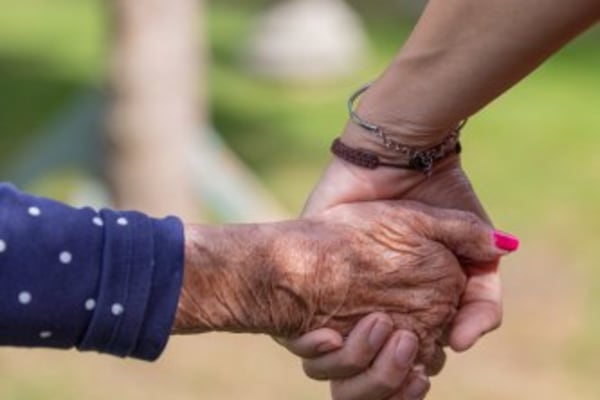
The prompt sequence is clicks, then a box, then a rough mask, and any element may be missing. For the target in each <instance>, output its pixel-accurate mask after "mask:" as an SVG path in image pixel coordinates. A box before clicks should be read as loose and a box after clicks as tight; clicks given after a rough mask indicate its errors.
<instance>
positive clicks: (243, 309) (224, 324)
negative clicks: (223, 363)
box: [173, 223, 302, 336]
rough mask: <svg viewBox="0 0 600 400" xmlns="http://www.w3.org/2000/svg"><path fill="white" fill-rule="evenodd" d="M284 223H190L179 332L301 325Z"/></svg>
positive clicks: (283, 329)
mask: <svg viewBox="0 0 600 400" xmlns="http://www.w3.org/2000/svg"><path fill="white" fill-rule="evenodd" d="M283 224H285V223H283ZM283 224H251V225H225V226H215V227H211V226H202V225H188V226H187V227H186V229H185V236H186V246H185V267H184V268H185V269H184V281H183V288H182V292H181V295H180V299H179V305H178V309H177V314H176V317H175V325H174V327H173V333H177V334H184V333H201V332H209V331H229V332H242V333H269V334H280V335H282V336H286V335H289V334H290V333H291V332H294V331H296V330H298V329H299V325H301V323H302V313H300V312H298V308H297V301H296V299H297V297H296V296H295V295H294V293H296V288H293V287H291V286H290V284H288V283H289V282H291V280H290V279H287V276H285V275H286V271H287V267H288V266H289V264H290V260H289V257H288V255H287V253H286V254H284V252H282V251H279V248H280V244H281V243H282V241H286V240H287V238H286V237H284V236H285V235H282V231H283V230H285V229H283V230H282V229H280V228H281V226H283Z"/></svg>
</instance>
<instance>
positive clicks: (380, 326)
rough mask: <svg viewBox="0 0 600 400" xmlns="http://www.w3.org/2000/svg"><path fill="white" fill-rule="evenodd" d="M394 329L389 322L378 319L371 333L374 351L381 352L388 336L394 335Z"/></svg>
mask: <svg viewBox="0 0 600 400" xmlns="http://www.w3.org/2000/svg"><path fill="white" fill-rule="evenodd" d="M392 328H393V327H392V324H390V323H389V322H386V321H382V320H381V319H378V320H377V321H376V322H375V324H374V325H373V327H372V328H371V332H369V339H368V340H369V345H370V346H371V347H372V348H373V349H375V350H379V349H380V348H381V346H383V343H384V342H385V340H386V339H387V338H388V336H390V333H392Z"/></svg>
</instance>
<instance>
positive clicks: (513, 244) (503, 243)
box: [494, 231, 519, 251]
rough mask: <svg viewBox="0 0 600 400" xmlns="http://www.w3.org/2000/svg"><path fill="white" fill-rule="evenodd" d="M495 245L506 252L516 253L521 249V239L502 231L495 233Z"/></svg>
mask: <svg viewBox="0 0 600 400" xmlns="http://www.w3.org/2000/svg"><path fill="white" fill-rule="evenodd" d="M494 243H495V244H496V247H498V248H499V249H502V250H506V251H515V250H517V249H518V248H519V239H517V238H516V237H515V236H513V235H511V234H508V233H506V232H502V231H494Z"/></svg>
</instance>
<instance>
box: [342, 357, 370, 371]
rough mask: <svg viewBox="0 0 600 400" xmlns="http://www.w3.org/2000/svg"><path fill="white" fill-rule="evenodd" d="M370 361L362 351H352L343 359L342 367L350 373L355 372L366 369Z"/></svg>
mask: <svg viewBox="0 0 600 400" xmlns="http://www.w3.org/2000/svg"><path fill="white" fill-rule="evenodd" d="M369 361H370V360H369V358H368V357H365V355H364V354H363V353H362V352H352V353H348V354H347V355H346V356H345V357H344V358H343V359H342V361H341V367H342V368H343V369H344V370H345V371H346V372H348V373H355V372H359V371H362V370H364V369H366V368H367V367H368V366H369Z"/></svg>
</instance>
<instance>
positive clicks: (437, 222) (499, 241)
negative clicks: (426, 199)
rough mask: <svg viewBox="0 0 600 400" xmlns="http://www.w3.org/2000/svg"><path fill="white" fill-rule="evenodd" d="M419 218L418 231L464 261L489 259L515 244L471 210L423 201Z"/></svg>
mask: <svg viewBox="0 0 600 400" xmlns="http://www.w3.org/2000/svg"><path fill="white" fill-rule="evenodd" d="M419 207H422V211H423V212H422V213H419V214H420V216H421V218H419V219H420V221H419V222H420V223H421V227H422V234H423V235H424V236H425V237H427V238H428V239H431V240H434V241H437V242H439V243H441V244H443V245H444V246H446V247H447V248H448V249H449V250H450V251H452V252H453V253H454V254H455V255H456V257H457V258H458V259H459V260H460V261H462V262H466V263H476V264H482V263H486V264H487V263H490V262H493V261H495V260H497V259H498V258H499V257H501V256H504V255H506V254H508V253H511V252H514V251H516V250H517V249H518V247H519V239H517V238H516V237H515V236H513V235H511V234H508V233H505V232H502V231H498V230H494V228H492V227H491V226H490V225H489V224H488V223H487V222H485V221H483V220H482V219H481V218H479V217H478V216H476V215H475V214H473V213H470V212H466V211H459V210H450V209H443V208H435V207H429V206H424V205H419Z"/></svg>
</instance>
